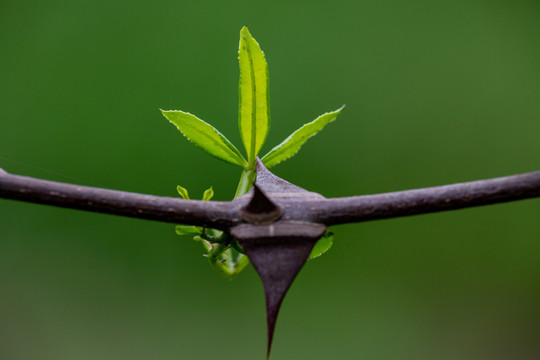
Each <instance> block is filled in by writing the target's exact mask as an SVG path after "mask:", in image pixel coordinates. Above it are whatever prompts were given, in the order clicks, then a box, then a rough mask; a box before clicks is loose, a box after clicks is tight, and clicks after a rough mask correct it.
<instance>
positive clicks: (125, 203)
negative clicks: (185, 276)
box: [0, 171, 540, 230]
mask: <svg viewBox="0 0 540 360" xmlns="http://www.w3.org/2000/svg"><path fill="white" fill-rule="evenodd" d="M539 196H540V171H536V172H531V173H527V174H521V175H513V176H507V177H501V178H494V179H488V180H479V181H472V182H466V183H459V184H453V185H444V186H437V187H430V188H424V189H416V190H407V191H399V192H392V193H386V194H377V195H365V196H354V197H344V198H332V199H306V200H286V199H275V202H276V203H277V204H278V205H280V206H281V207H282V208H283V216H282V218H281V219H282V220H294V221H309V222H316V223H321V224H325V225H336V224H344V223H352V222H361V221H368V220H376V219H387V218H394V217H401V216H409V215H416V214H426V213H432V212H439V211H445V210H455V209H462V208H467V207H473V206H480V205H488V204H495V203H502V202H508V201H515V200H521V199H528V198H534V197H539ZM0 198H6V199H13V200H20V201H27V202H33V203H39V204H47V205H54V206H60V207H65V208H71V209H79V210H85V211H93V212H100V213H107V214H114V215H120V216H128V217H135V218H141V219H149V220H156V221H163V222H169V223H177V224H191V225H199V226H208V227H212V228H216V229H223V230H226V229H229V228H230V227H232V226H234V225H237V224H239V223H241V222H242V220H241V216H240V208H241V207H242V206H243V205H245V204H246V201H245V200H237V201H230V202H217V201H205V202H203V201H196V200H181V199H177V198H170V197H162V196H152V195H143V194H136V193H130V192H123V191H115V190H107V189H100V188H94V187H87V186H78V185H72V184H65V183H59V182H54V181H47V180H40V179H34V178H30V177H25V176H18V175H11V174H8V173H5V172H1V171H0Z"/></svg>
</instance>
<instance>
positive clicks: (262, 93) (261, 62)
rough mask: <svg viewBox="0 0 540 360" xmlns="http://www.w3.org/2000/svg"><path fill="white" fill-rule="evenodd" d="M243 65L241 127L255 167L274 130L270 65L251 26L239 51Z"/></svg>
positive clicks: (239, 123)
mask: <svg viewBox="0 0 540 360" xmlns="http://www.w3.org/2000/svg"><path fill="white" fill-rule="evenodd" d="M238 62H239V64H240V84H239V97H240V104H239V110H238V112H239V114H238V126H239V128H240V135H241V136H242V142H243V143H244V147H245V149H246V153H247V157H248V163H249V164H250V165H251V164H254V163H255V158H256V157H257V154H258V153H259V151H260V150H261V147H262V146H263V144H264V141H265V140H266V136H267V135H268V130H269V129H270V106H269V93H268V64H267V63H266V59H265V57H264V53H263V52H262V50H261V47H260V46H259V44H258V43H257V41H256V40H255V39H254V38H253V37H252V36H251V34H250V33H249V30H248V28H247V26H244V27H243V28H242V30H241V31H240V45H239V49H238Z"/></svg>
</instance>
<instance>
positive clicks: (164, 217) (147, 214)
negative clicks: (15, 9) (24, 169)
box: [0, 169, 240, 229]
mask: <svg viewBox="0 0 540 360" xmlns="http://www.w3.org/2000/svg"><path fill="white" fill-rule="evenodd" d="M0 170H1V169H0ZM0 198H6V199H13V200H20V201H26V202H32V203H38V204H46V205H53V206H59V207H64V208H70V209H78V210H85V211H92V212H99V213H106V214H113V215H120V216H127V217H134V218H140V219H148V220H156V221H163V222H169V223H175V224H189V225H197V226H207V227H211V228H214V229H228V228H229V227H230V226H232V225H234V224H237V223H238V222H240V218H239V215H237V214H238V207H239V206H238V205H237V204H236V203H232V202H219V201H199V200H182V199H179V198H171V197H164V196H153V195H143V194H136V193H130V192H124V191H115V190H108V189H100V188H95V187H89V186H79V185H72V184H66V183H60V182H55V181H47V180H40V179H34V178H31V177H26V176H18V175H11V174H8V173H6V172H2V171H0Z"/></svg>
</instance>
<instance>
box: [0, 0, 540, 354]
mask: <svg viewBox="0 0 540 360" xmlns="http://www.w3.org/2000/svg"><path fill="white" fill-rule="evenodd" d="M244 24H248V25H249V27H250V30H251V32H252V34H253V35H254V36H255V38H256V39H257V40H258V41H259V42H260V43H261V45H262V47H263V50H264V51H265V52H266V56H267V60H268V62H269V67H270V92H271V109H272V128H271V131H270V135H269V137H268V141H267V145H266V146H265V148H264V149H263V152H264V151H266V150H268V149H270V148H271V147H273V146H274V145H275V144H277V143H278V142H280V141H281V140H282V139H283V138H284V137H285V136H287V135H288V134H289V133H290V132H291V131H293V130H294V129H296V128H298V127H299V126H300V125H301V124H303V123H305V122H308V121H311V120H313V119H314V118H315V117H316V116H317V115H319V114H321V113H323V112H325V111H329V110H334V109H336V108H338V107H339V106H341V105H342V104H343V103H346V104H347V108H346V109H345V111H344V112H343V114H342V116H341V117H340V118H339V119H338V121H336V122H335V123H333V124H331V125H330V126H329V127H328V128H327V129H326V130H325V131H324V132H323V133H321V134H320V135H318V136H317V137H315V138H313V139H312V140H310V142H309V143H308V144H306V146H305V147H304V148H303V149H302V151H301V152H300V153H299V154H298V155H297V156H296V157H295V158H293V159H291V160H289V161H287V162H286V163H283V164H282V165H279V166H277V167H276V168H275V172H276V174H278V175H279V176H281V177H283V178H285V179H287V180H289V181H292V182H294V183H296V184H298V185H300V186H303V187H305V188H307V189H310V190H313V191H317V192H320V193H321V194H323V195H325V196H327V197H336V196H348V195H359V194H368V193H377V192H386V191H394V190H402V189H409V188H416V187H425V186H433V185H441V184H447V183H452V182H459V181H468V180H475V179H482V178H489V177H495V176H504V175H510V174H514V173H520V172H527V171H533V170H538V169H539V168H540V161H539V159H540V141H539V134H540V41H538V39H539V35H540V3H538V1H535V0H517V1H506V0H504V1H503V0H499V1H497V0H491V1H483V0H452V1H447V0H442V1H426V0H424V1H422V0H410V1H399V0H388V1H377V0H365V1H359V2H353V1H342V0H336V1H282V0H276V1H272V2H257V1H244V0H240V1H202V2H197V3H196V2H186V1H178V0H177V1H164V0H156V1H153V2H142V1H123V0H120V1H103V0H93V1H88V0H86V1H85V0H75V1H66V0H51V1H35V0H34V1H32V0H28V1H26V0H19V1H11V0H8V1H2V2H1V3H0V49H1V53H2V55H1V56H0V72H1V76H0V167H2V168H4V169H5V170H7V171H8V172H12V173H17V174H23V175H29V176H35V177H40V178H46V179H52V180H58V181H65V182H72V183H79V184H84V185H95V186H100V187H105V188H113V189H120V190H127V191H134V192H143V193H150V194H156V195H169V196H174V195H175V188H176V185H178V184H181V185H182V186H184V187H187V188H188V189H189V190H190V192H191V193H192V194H193V195H194V197H197V196H201V195H202V192H203V190H204V189H206V188H207V187H209V186H210V185H213V186H214V189H215V192H216V199H217V200H228V199H230V198H231V196H232V194H233V193H234V190H235V186H236V182H237V180H238V176H239V171H238V169H236V168H234V167H232V166H230V165H228V164H225V163H222V162H220V161H219V160H215V159H213V158H211V157H209V156H207V155H206V154H205V153H203V151H201V150H200V149H197V148H195V147H194V146H193V145H191V144H189V143H188V142H187V141H186V140H185V139H184V138H183V137H182V136H181V135H180V133H179V132H178V131H177V130H176V129H175V128H174V127H173V126H171V125H170V124H169V123H168V122H167V121H166V120H165V119H164V118H163V117H162V115H161V114H160V112H159V110H158V109H159V108H163V109H182V110H185V111H189V112H191V113H194V114H196V115H198V116H199V117H201V118H202V119H205V120H206V121H208V122H211V123H212V124H213V125H214V126H216V127H217V128H218V129H219V130H220V131H221V132H223V133H224V134H225V135H226V136H227V137H229V139H231V140H232V141H233V142H234V143H236V144H237V145H238V146H239V145H240V137H239V134H238V131H237V102H238V100H237V83H238V69H237V68H238V65H237V46H238V35H239V31H240V28H241V27H242V26H243V25H244ZM539 219H540V202H539V201H538V200H527V201H522V202H517V203H511V204H505V205H496V206H492V207H483V208H475V209H470V210H463V211H458V212H451V213H441V214H434V215H424V216H418V217H412V218H403V219H394V220H385V221H377V222H371V223H365V224H356V225H347V226H340V227H336V228H335V229H334V231H335V233H336V239H335V245H334V248H333V249H332V250H331V251H330V252H329V253H328V254H327V255H325V256H324V257H322V258H320V259H317V260H314V261H312V262H309V263H308V264H307V266H306V267H305V268H304V270H303V271H302V273H301V274H300V276H299V277H298V279H297V281H296V283H295V284H294V286H293V287H292V289H291V291H290V293H289V295H288V297H287V298H286V299H285V302H284V307H283V309H282V313H281V316H280V319H279V321H278V325H277V333H276V337H275V340H274V349H273V359H371V360H378V359H381V360H382V359H384V360H387V359H399V360H403V359H415V360H417V359H442V360H444V359H475V360H478V359H490V360H491V359H517V358H522V359H526V358H528V359H532V358H534V357H535V356H537V355H538V353H539V352H540V342H539V341H538V335H539V333H540V325H539V324H540V305H539V304H540V221H539ZM201 254H202V248H201V246H200V244H197V243H195V242H193V241H191V240H187V239H179V238H178V237H177V236H176V235H175V234H174V229H173V226H172V225H168V224H162V223H154V222H150V221H142V220H134V219H126V218H117V217H113V216H107V215H99V214H91V213H84V212H77V211H73V210H64V209H57V208H52V207H46V206H40V205H32V204H26V203H18V202H14V201H7V200H0V358H1V359H6V360H15V359H39V360H48V359H54V360H63V359H70V360H72V359H77V360H86V359H104V360H105V359H115V360H116V359H190V360H197V359H210V358H219V359H224V360H228V359H263V358H264V355H265V342H266V339H265V315H264V299H263V293H262V287H261V285H260V283H259V280H258V278H257V277H256V274H255V272H254V271H253V269H252V268H249V269H248V270H247V271H245V272H244V273H243V274H242V275H241V276H240V277H239V278H238V279H237V280H234V281H232V282H229V281H227V280H224V279H222V278H220V276H219V275H218V274H217V273H215V272H214V271H213V270H212V269H211V268H210V266H209V265H208V264H207V262H206V260H205V259H204V258H202V257H201Z"/></svg>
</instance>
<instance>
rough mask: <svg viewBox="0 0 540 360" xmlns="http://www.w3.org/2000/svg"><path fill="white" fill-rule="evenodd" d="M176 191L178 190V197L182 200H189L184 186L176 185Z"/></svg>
mask: <svg viewBox="0 0 540 360" xmlns="http://www.w3.org/2000/svg"><path fill="white" fill-rule="evenodd" d="M176 191H178V194H180V197H181V198H182V199H184V200H189V193H188V191H187V189H186V188H183V187H181V186H180V185H178V186H177V187H176Z"/></svg>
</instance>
